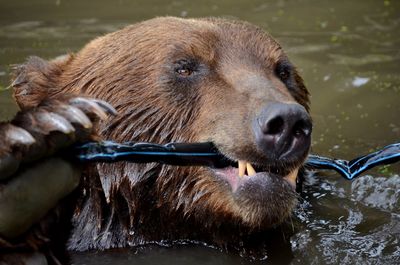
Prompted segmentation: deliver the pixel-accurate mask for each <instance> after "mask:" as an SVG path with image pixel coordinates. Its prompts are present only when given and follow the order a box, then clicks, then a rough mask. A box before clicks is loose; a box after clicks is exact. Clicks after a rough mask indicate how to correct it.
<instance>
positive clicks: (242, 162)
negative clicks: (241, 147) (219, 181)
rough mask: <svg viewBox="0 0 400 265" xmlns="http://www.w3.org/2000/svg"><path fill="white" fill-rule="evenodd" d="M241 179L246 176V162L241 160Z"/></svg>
mask: <svg viewBox="0 0 400 265" xmlns="http://www.w3.org/2000/svg"><path fill="white" fill-rule="evenodd" d="M238 163H239V177H243V176H244V175H245V174H246V161H244V160H239V162H238Z"/></svg>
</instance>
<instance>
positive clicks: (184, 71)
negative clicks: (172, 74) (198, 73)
mask: <svg viewBox="0 0 400 265" xmlns="http://www.w3.org/2000/svg"><path fill="white" fill-rule="evenodd" d="M176 72H177V73H178V74H179V75H180V76H189V75H191V74H192V73H193V71H192V70H191V69H188V68H181V69H177V70H176Z"/></svg>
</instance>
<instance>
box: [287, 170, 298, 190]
mask: <svg viewBox="0 0 400 265" xmlns="http://www.w3.org/2000/svg"><path fill="white" fill-rule="evenodd" d="M298 173H299V169H298V168H297V169H295V170H293V171H292V172H290V173H289V175H287V176H286V177H284V179H285V180H286V181H287V182H289V184H290V185H291V186H292V187H293V188H296V179H297V174H298Z"/></svg>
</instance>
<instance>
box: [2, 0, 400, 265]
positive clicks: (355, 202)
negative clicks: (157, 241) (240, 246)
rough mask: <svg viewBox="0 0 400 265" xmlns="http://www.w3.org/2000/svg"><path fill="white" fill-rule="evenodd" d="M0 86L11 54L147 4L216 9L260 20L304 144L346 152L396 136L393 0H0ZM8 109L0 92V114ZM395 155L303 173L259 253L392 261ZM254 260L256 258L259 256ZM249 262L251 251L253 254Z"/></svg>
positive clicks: (147, 9)
mask: <svg viewBox="0 0 400 265" xmlns="http://www.w3.org/2000/svg"><path fill="white" fill-rule="evenodd" d="M0 12H1V13H0V89H2V90H3V89H5V88H7V87H8V85H9V79H10V77H9V73H10V68H11V65H12V64H16V63H21V62H23V61H24V60H25V58H26V57H27V56H29V55H38V56H40V57H43V58H52V57H56V56H58V55H61V54H65V53H68V52H74V51H77V50H79V49H80V48H81V47H82V46H83V45H84V44H85V43H86V42H87V41H89V40H90V39H92V38H94V37H96V36H99V35H102V34H105V33H107V32H111V31H114V30H117V29H119V28H121V27H123V26H124V25H127V24H131V23H134V22H137V21H140V20H144V19H148V18H152V17H154V16H163V15H174V16H182V17H202V16H223V17H231V18H237V19H242V20H247V21H249V22H252V23H254V24H257V25H259V26H261V27H263V28H265V29H266V30H267V31H269V32H270V33H271V34H272V35H273V36H274V37H275V38H276V39H277V40H278V41H279V42H280V43H281V44H282V45H283V46H284V48H285V49H286V51H287V53H288V54H289V56H290V58H291V59H292V61H293V62H294V63H295V64H296V65H297V66H298V68H299V69H300V71H301V73H302V76H303V78H304V79H305V82H306V85H307V87H308V88H309V90H310V92H311V94H312V106H311V107H312V116H313V119H314V122H315V123H314V134H313V146H312V152H313V153H317V154H320V155H325V156H333V157H340V158H345V159H351V158H354V157H356V156H357V155H361V154H364V153H368V152H371V151H373V150H376V149H377V148H379V147H382V146H384V145H387V144H390V143H393V142H396V141H400V73H399V71H400V70H399V69H400V1H395V0H385V1H384V0H357V1H355V0H353V1H328V0H286V1H283V0H277V1H227V0H223V1H222V0H221V1H160V0H158V1H127V0H118V1H105V0H98V1H77V0H70V1H64V0H50V1H44V0H30V1H4V0H0ZM15 112H16V106H15V104H14V103H13V102H12V99H11V92H10V91H9V90H6V91H4V92H0V118H1V119H7V118H10V117H12V115H14V113H15ZM399 173H400V165H399V163H397V164H396V165H392V166H388V167H379V168H377V169H374V170H371V171H368V172H367V173H365V174H363V175H362V176H360V177H359V178H358V179H356V180H354V181H352V182H351V181H347V180H344V179H342V178H341V177H340V176H339V175H337V174H336V173H333V172H316V173H314V174H311V175H310V176H308V177H307V181H306V183H305V185H304V189H303V193H302V200H301V203H300V205H299V207H298V209H297V210H296V212H295V214H294V217H293V220H294V221H293V222H294V223H295V226H296V227H295V230H294V234H293V235H292V236H291V237H290V238H288V239H287V241H286V243H285V247H283V249H282V251H281V252H280V251H275V252H274V253H269V257H267V259H266V262H267V263H268V262H269V263H272V264H275V263H279V264H287V263H291V264H339V263H340V264H400V175H399ZM72 262H73V263H74V264H96V265H101V264H154V263H157V264H247V263H248V262H249V261H248V260H246V259H243V258H240V257H239V256H237V255H234V254H226V253H221V252H220V251H218V250H215V249H211V248H207V247H204V246H196V245H190V244H189V245H181V246H178V245H176V246H170V247H166V246H165V247H162V246H147V247H142V248H139V249H129V250H128V249H124V250H112V251H106V252H90V253H75V254H74V255H73V260H72ZM264 262H265V261H264ZM253 264H254V263H253Z"/></svg>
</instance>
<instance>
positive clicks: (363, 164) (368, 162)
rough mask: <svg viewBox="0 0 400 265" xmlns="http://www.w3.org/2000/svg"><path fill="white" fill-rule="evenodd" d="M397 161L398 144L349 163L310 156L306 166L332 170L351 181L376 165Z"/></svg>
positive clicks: (399, 150) (399, 155) (398, 159)
mask: <svg viewBox="0 0 400 265" xmlns="http://www.w3.org/2000/svg"><path fill="white" fill-rule="evenodd" d="M397 161H400V143H396V144H391V145H387V146H385V147H383V148H382V149H381V150H379V151H376V152H374V153H371V154H368V155H364V156H360V157H358V158H356V159H353V160H351V161H347V160H341V159H332V158H327V157H322V156H317V155H310V156H308V159H307V162H306V166H309V167H311V168H319V169H333V170H335V171H337V172H338V173H340V175H342V176H343V177H344V178H346V179H348V180H351V179H354V178H355V177H357V176H359V175H360V174H361V173H362V172H364V171H366V170H368V169H370V168H373V167H375V166H378V165H387V164H393V163H395V162H397Z"/></svg>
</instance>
